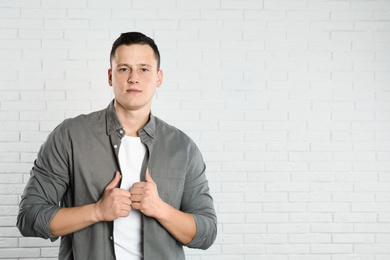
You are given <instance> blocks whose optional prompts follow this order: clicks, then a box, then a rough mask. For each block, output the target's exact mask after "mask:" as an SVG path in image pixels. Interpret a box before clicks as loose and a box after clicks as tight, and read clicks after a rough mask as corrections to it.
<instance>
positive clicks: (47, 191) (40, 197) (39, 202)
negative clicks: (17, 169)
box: [17, 123, 69, 241]
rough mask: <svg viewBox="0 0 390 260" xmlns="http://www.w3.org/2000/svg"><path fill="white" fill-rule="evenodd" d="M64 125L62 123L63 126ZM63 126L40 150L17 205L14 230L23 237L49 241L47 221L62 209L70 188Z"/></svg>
mask: <svg viewBox="0 0 390 260" xmlns="http://www.w3.org/2000/svg"><path fill="white" fill-rule="evenodd" d="M63 124H64V123H63ZM63 124H61V125H60V126H58V127H57V128H56V129H55V130H54V131H53V132H52V133H51V134H50V135H49V136H48V138H47V140H46V142H45V143H44V144H43V145H42V146H41V148H40V150H39V153H38V156H37V159H36V160H35V162H34V166H33V168H32V169H31V172H30V179H29V181H28V183H27V185H26V187H25V189H24V192H23V195H22V198H21V202H20V205H19V214H18V217H17V227H18V229H19V231H20V233H21V234H22V235H23V236H31V237H42V238H45V239H47V238H50V239H51V240H52V241H54V240H56V239H57V237H54V236H53V235H52V234H51V232H50V221H51V219H52V218H53V217H54V215H55V214H56V213H57V212H58V211H59V210H60V209H61V206H60V201H61V200H62V198H63V196H64V194H65V192H66V190H67V188H68V184H69V167H68V163H69V160H68V158H69V155H68V153H67V149H66V146H67V141H66V140H67V138H66V133H65V132H66V131H64V128H63Z"/></svg>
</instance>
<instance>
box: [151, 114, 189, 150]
mask: <svg viewBox="0 0 390 260" xmlns="http://www.w3.org/2000/svg"><path fill="white" fill-rule="evenodd" d="M155 124H156V135H157V138H158V139H163V140H165V141H167V142H175V143H182V144H188V145H195V142H194V141H193V140H192V138H191V137H189V136H188V134H186V133H185V132H183V131H182V130H181V129H179V128H177V127H175V126H173V125H171V124H169V123H167V122H165V121H164V120H162V119H160V118H159V117H156V116H155Z"/></svg>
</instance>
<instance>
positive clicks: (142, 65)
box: [117, 63, 153, 67]
mask: <svg viewBox="0 0 390 260" xmlns="http://www.w3.org/2000/svg"><path fill="white" fill-rule="evenodd" d="M117 66H118V67H121V66H126V67H131V66H130V65H129V64H127V63H119V64H118V65H117ZM136 66H138V67H153V66H152V65H150V64H148V63H139V64H136Z"/></svg>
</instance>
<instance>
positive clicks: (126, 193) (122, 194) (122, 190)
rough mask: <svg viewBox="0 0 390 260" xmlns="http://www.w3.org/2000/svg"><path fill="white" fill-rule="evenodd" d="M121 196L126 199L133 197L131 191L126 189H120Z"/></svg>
mask: <svg viewBox="0 0 390 260" xmlns="http://www.w3.org/2000/svg"><path fill="white" fill-rule="evenodd" d="M120 195H121V196H122V197H125V198H130V196H131V194H130V191H128V190H124V189H120Z"/></svg>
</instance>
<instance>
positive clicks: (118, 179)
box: [106, 171, 121, 190]
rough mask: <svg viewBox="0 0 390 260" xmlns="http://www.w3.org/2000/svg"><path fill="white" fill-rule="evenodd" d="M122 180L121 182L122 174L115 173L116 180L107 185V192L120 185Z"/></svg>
mask: <svg viewBox="0 0 390 260" xmlns="http://www.w3.org/2000/svg"><path fill="white" fill-rule="evenodd" d="M120 180H121V174H120V173H119V172H118V171H117V172H116V173H115V177H114V179H113V180H112V181H111V182H110V183H109V184H108V185H107V187H106V190H112V189H114V188H115V187H116V186H117V185H118V183H119V181H120Z"/></svg>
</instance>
